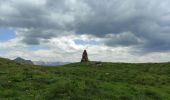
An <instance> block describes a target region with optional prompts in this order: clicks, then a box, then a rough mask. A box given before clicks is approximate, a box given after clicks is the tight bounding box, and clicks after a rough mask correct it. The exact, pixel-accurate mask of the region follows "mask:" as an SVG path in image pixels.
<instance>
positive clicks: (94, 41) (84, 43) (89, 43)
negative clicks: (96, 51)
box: [74, 39, 99, 45]
mask: <svg viewBox="0 0 170 100" xmlns="http://www.w3.org/2000/svg"><path fill="white" fill-rule="evenodd" d="M74 42H75V44H77V45H98V44H99V43H98V42H97V41H96V40H87V41H85V40H81V39H75V40H74Z"/></svg>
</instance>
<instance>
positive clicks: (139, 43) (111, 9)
mask: <svg viewBox="0 0 170 100" xmlns="http://www.w3.org/2000/svg"><path fill="white" fill-rule="evenodd" d="M1 1H2V0H0V2H1ZM35 2H36V3H35ZM35 2H33V1H32V2H31V1H30V2H25V1H21V0H9V1H3V3H1V4H0V8H1V9H0V27H13V28H16V29H17V30H20V29H27V31H22V32H19V35H20V36H21V37H23V42H24V43H27V44H39V43H40V40H41V39H50V38H52V37H55V36H58V35H62V33H63V32H65V31H67V32H75V33H76V34H78V35H81V34H90V35H93V36H96V37H99V38H102V39H104V40H105V41H104V44H105V45H108V46H113V47H114V46H133V47H134V49H140V50H141V51H144V52H154V51H156V52H161V51H170V47H169V46H168V45H170V40H169V37H170V35H169V34H170V7H169V5H170V1H169V0H163V1H161V0H141V1H139V0H75V1H71V0H56V1H54V0H35ZM37 2H38V3H37ZM6 10H7V11H6ZM125 33H128V34H125ZM110 34H111V35H112V36H113V37H109V38H108V37H107V36H108V35H110Z"/></svg>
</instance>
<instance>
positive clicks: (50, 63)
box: [34, 61, 70, 66]
mask: <svg viewBox="0 0 170 100" xmlns="http://www.w3.org/2000/svg"><path fill="white" fill-rule="evenodd" d="M69 63H70V62H44V61H34V64H35V65H42V66H59V65H65V64H69Z"/></svg>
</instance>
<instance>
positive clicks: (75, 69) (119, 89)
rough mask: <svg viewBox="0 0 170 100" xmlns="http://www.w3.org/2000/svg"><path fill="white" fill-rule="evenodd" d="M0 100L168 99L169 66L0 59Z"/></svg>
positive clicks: (166, 64) (169, 87)
mask: <svg viewBox="0 0 170 100" xmlns="http://www.w3.org/2000/svg"><path fill="white" fill-rule="evenodd" d="M0 100H170V63H152V64H151V63H144V64H128V63H106V62H103V63H99V64H98V63H95V62H90V63H72V64H67V65H64V66H62V67H42V66H35V65H26V64H20V63H17V62H14V61H11V60H8V59H4V58H0Z"/></svg>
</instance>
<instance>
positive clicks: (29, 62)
mask: <svg viewBox="0 0 170 100" xmlns="http://www.w3.org/2000/svg"><path fill="white" fill-rule="evenodd" d="M14 61H16V62H19V63H23V64H31V65H33V64H34V63H33V62H32V61H31V60H25V59H23V58H21V57H17V58H15V59H14Z"/></svg>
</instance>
